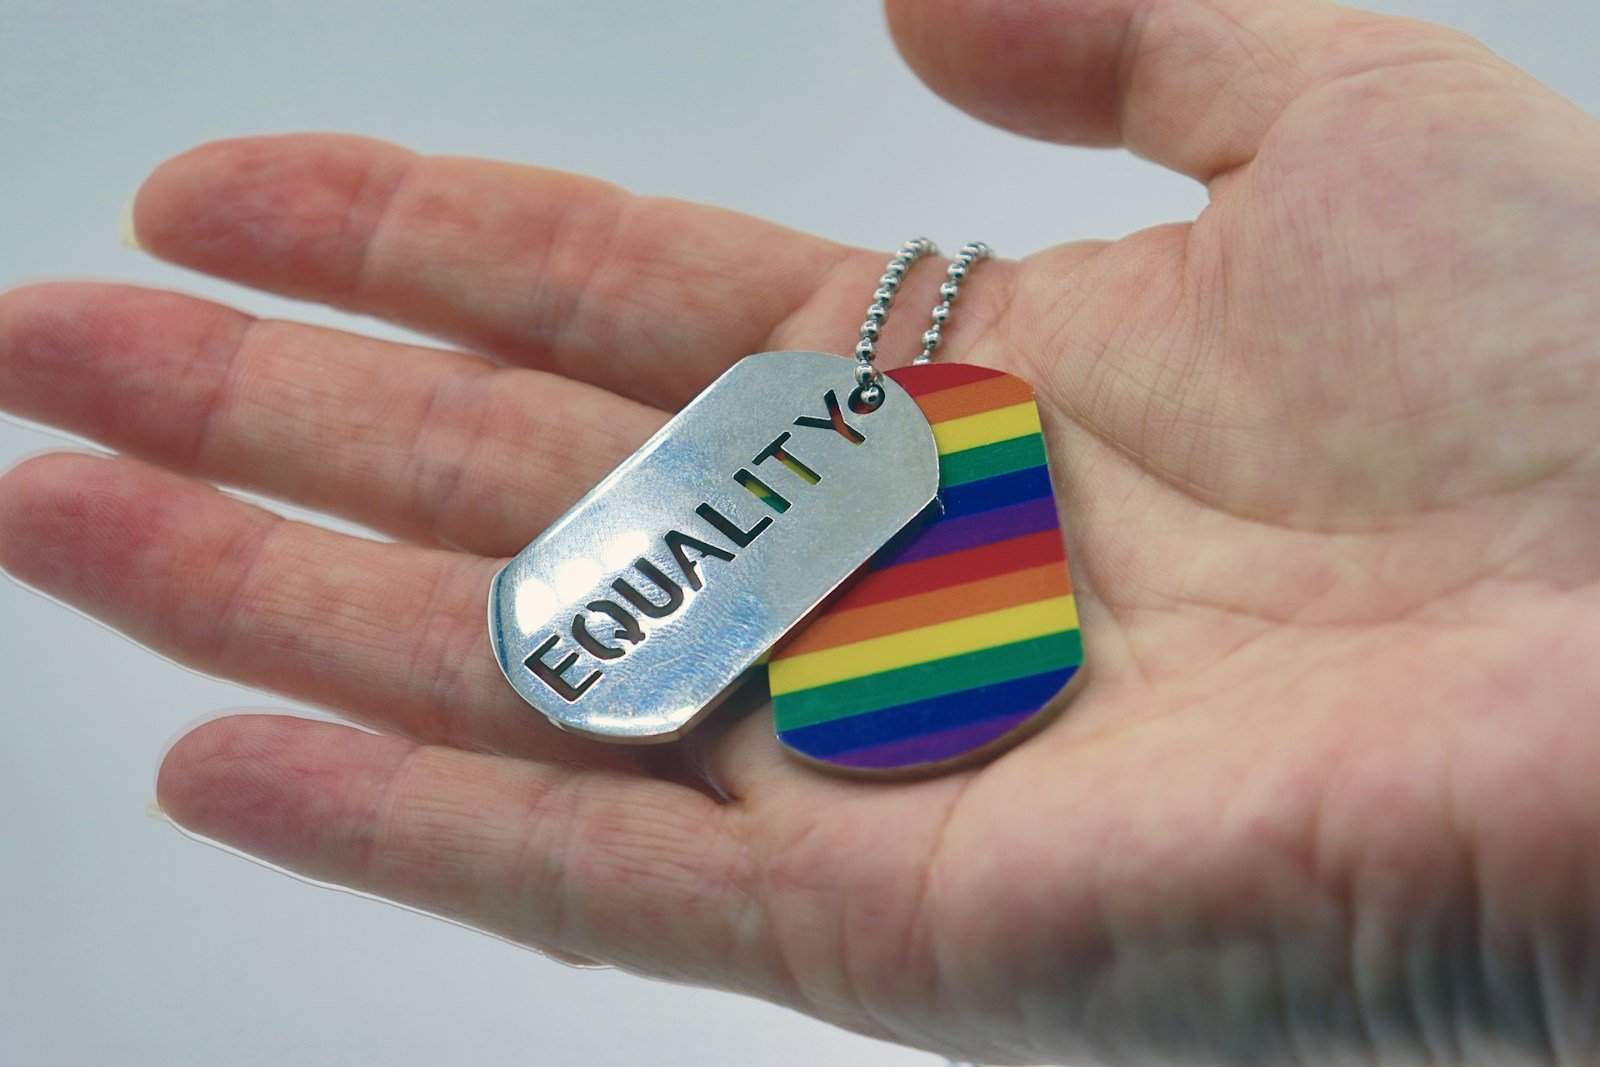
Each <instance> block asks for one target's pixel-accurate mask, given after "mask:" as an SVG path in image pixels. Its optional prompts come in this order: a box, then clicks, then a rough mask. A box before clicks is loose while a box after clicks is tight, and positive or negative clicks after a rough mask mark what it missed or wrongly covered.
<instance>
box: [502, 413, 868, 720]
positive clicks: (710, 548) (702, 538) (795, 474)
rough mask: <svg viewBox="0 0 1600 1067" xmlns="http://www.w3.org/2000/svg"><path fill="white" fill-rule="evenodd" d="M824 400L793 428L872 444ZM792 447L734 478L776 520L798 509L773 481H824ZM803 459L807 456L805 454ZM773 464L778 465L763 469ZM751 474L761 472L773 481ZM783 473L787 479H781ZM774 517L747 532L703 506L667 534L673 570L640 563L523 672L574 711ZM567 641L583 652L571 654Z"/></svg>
mask: <svg viewBox="0 0 1600 1067" xmlns="http://www.w3.org/2000/svg"><path fill="white" fill-rule="evenodd" d="M822 399H823V404H824V407H825V414H824V415H821V416H816V415H801V416H799V417H798V418H796V419H795V420H794V423H793V425H794V426H797V427H802V428H809V429H817V430H831V431H833V432H834V433H837V434H838V435H839V436H840V437H843V438H844V439H845V440H846V441H848V442H849V443H850V444H852V445H859V444H862V443H863V442H864V441H865V440H866V437H865V436H864V435H863V434H862V433H861V432H860V431H859V430H858V429H857V428H856V427H854V426H852V425H851V424H850V423H849V422H847V421H846V419H845V413H844V410H843V407H842V405H841V404H840V403H839V398H838V394H837V393H836V392H835V391H834V390H832V389H830V390H828V391H827V392H826V393H825V394H824V396H823V398H822ZM802 438H803V435H802ZM792 439H793V434H792V433H791V431H788V430H785V431H783V432H781V433H779V434H778V435H777V436H776V437H774V438H773V439H772V440H771V441H770V442H769V443H768V444H767V445H766V447H764V448H763V449H761V450H760V451H759V452H757V453H756V454H755V455H754V456H752V457H751V460H750V464H749V466H748V467H741V468H739V469H738V470H736V471H734V472H733V474H732V478H733V481H734V482H736V483H737V484H739V485H740V486H742V487H744V489H746V490H747V491H748V492H749V493H750V494H751V496H752V497H753V498H754V499H755V500H757V501H760V503H761V504H762V505H764V506H765V507H766V508H767V509H768V510H770V511H771V512H773V513H774V514H775V515H782V514H783V513H784V512H786V511H788V510H789V507H790V501H789V499H788V497H786V496H784V495H783V493H780V492H779V491H778V490H776V489H774V488H773V487H772V484H771V482H772V481H773V480H778V481H780V483H781V482H783V481H784V480H785V479H786V480H787V482H788V485H787V487H786V491H787V492H789V493H790V494H793V493H794V492H796V491H797V488H796V487H798V491H802V492H803V491H804V487H805V486H807V485H816V484H817V483H819V482H820V481H821V480H822V477H823V476H822V475H821V474H820V473H818V472H817V471H816V470H815V469H814V468H813V467H811V466H810V465H808V464H807V463H806V462H805V460H804V459H803V458H801V456H800V455H796V454H795V451H792V450H791V441H792ZM800 451H801V452H802V453H803V452H804V449H803V447H802V448H801V449H800ZM768 461H771V465H769V466H765V467H763V466H762V465H763V464H766V463H768ZM750 468H760V469H761V474H762V475H765V477H762V476H761V475H758V474H756V473H755V472H754V471H753V470H751V469H750ZM778 468H782V469H783V471H785V472H786V474H784V475H779V474H778ZM774 514H768V515H763V516H762V517H761V518H759V519H757V520H756V521H755V522H754V523H752V524H750V525H749V526H745V525H742V524H741V523H740V522H738V521H735V519H733V518H731V517H729V516H727V515H724V514H723V513H722V512H721V511H719V510H717V509H716V508H715V507H713V506H712V505H711V504H710V502H708V501H701V502H700V503H699V504H698V505H697V506H696V507H695V509H694V512H693V516H692V519H690V520H688V521H686V522H685V525H686V526H688V527H689V529H688V530H680V529H671V530H667V531H666V532H665V533H664V534H662V535H661V537H660V539H659V547H660V549H661V550H662V551H661V552H660V553H659V557H660V558H661V560H662V561H663V562H665V561H667V560H670V561H671V563H670V564H668V568H669V569H663V567H662V566H661V565H658V564H657V563H656V562H655V561H653V560H651V559H650V558H649V557H648V556H640V557H639V558H638V559H636V560H635V561H634V562H633V565H632V567H631V570H630V573H629V574H628V575H627V576H624V577H619V578H616V579H614V580H613V581H612V582H611V583H610V585H609V586H607V587H604V589H603V591H602V592H601V593H599V594H598V595H596V596H595V597H594V598H593V599H591V600H589V601H588V602H587V603H585V604H584V605H583V606H582V607H580V608H578V609H577V610H576V611H575V612H573V613H572V615H571V617H570V620H569V621H568V623H567V624H566V625H565V626H563V627H560V628H558V629H557V630H556V631H555V632H553V633H549V634H547V635H546V636H545V638H544V639H543V640H542V641H540V642H539V643H538V644H537V645H536V646H535V647H534V649H533V651H532V652H531V653H529V654H528V656H527V657H526V659H524V660H523V665H524V666H525V667H527V669H528V670H529V671H530V672H532V674H533V676H534V677H536V678H537V679H539V681H540V682H541V683H543V684H544V686H546V687H547V688H548V689H550V691H551V692H553V693H555V694H556V695H557V696H559V697H560V698H561V699H562V700H564V701H566V702H567V703H569V704H571V703H575V702H576V701H577V700H578V699H579V698H581V697H582V696H583V694H584V693H586V692H588V691H589V689H591V688H592V687H593V686H594V685H596V684H597V683H599V682H600V681H601V680H602V679H603V678H604V676H605V664H607V663H610V662H613V661H615V660H619V659H621V658H622V657H623V656H626V655H627V654H628V652H629V650H630V649H631V648H632V647H633V646H635V645H638V644H641V643H642V642H644V641H645V640H646V638H647V637H648V631H647V630H646V628H645V624H644V623H642V622H641V617H642V618H643V619H650V620H665V619H669V618H671V617H672V616H674V615H676V614H677V613H678V612H679V611H680V610H682V608H683V607H684V605H685V603H686V598H687V597H688V595H689V594H693V593H696V592H698V591H699V590H701V589H702V588H703V587H705V586H706V585H707V583H708V580H709V575H708V574H706V573H703V572H704V571H706V570H709V569H710V568H705V567H704V564H706V563H707V562H708V561H714V562H715V563H716V564H719V565H721V564H733V563H735V562H736V560H737V558H738V556H739V554H740V553H742V552H744V551H745V550H747V549H752V546H753V545H754V544H755V542H756V540H757V539H758V538H759V537H760V536H761V534H762V533H763V532H764V531H765V530H766V529H767V528H768V527H769V526H771V525H772V522H773V519H774ZM691 531H692V532H691ZM669 570H670V572H669ZM567 639H570V640H571V641H572V642H573V644H575V645H576V646H577V647H576V648H568V647H567V646H566V644H565V641H566V640H567ZM586 657H587V658H586ZM580 660H584V661H585V662H584V664H583V668H580V669H579V670H577V671H576V672H575V671H574V668H575V667H578V665H579V661H580Z"/></svg>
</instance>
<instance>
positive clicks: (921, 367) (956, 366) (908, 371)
mask: <svg viewBox="0 0 1600 1067" xmlns="http://www.w3.org/2000/svg"><path fill="white" fill-rule="evenodd" d="M1004 373H1005V372H1004V371H997V370H990V369H989V368H988V367H974V366H973V365H972V364H970V363H921V364H913V365H912V366H909V367H899V368H897V369H895V370H892V371H890V372H889V377H891V378H893V379H894V380H895V381H896V382H898V383H899V385H900V387H901V388H902V389H904V390H905V391H906V392H908V393H910V394H911V395H912V396H923V395H925V394H927V393H936V392H938V391H939V390H940V389H954V388H955V387H956V386H958V385H971V384H972V383H973V382H981V381H983V380H984V379H985V378H997V377H999V376H1000V375H1001V374H1004Z"/></svg>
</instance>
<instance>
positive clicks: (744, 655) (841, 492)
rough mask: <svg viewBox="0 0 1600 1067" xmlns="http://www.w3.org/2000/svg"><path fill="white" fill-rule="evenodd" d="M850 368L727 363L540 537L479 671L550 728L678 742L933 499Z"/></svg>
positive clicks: (915, 413) (888, 396) (934, 467)
mask: <svg viewBox="0 0 1600 1067" xmlns="http://www.w3.org/2000/svg"><path fill="white" fill-rule="evenodd" d="M853 386H854V377H853V374H852V361H851V360H850V359H848V358H846V357H841V356H832V355H827V354H826V353H822V352H765V353H761V354H760V355H754V356H748V357H746V358H745V359H743V360H740V361H739V362H738V363H737V364H735V365H734V366H733V367H732V368H730V369H729V370H728V371H727V373H725V374H723V375H722V376H721V377H720V378H718V379H717V380H716V381H715V382H713V383H712V384H711V385H710V387H708V388H707V389H706V391H705V392H703V393H701V394H700V395H699V396H698V397H696V398H695V399H694V401H692V402H691V403H690V404H689V405H688V406H687V407H685V408H684V409H683V410H682V411H681V412H680V413H679V414H678V415H677V416H676V417H675V418H674V419H673V420H672V421H671V422H669V423H667V425H666V426H664V427H662V429H661V430H660V432H658V433H657V434H656V435H655V436H654V437H652V438H651V439H650V440H649V441H647V442H646V443H645V444H644V446H643V447H642V448H640V449H639V451H638V452H635V453H634V454H633V455H632V456H631V457H629V458H628V459H627V460H626V461H624V462H623V464H622V465H621V466H620V467H618V468H617V469H616V470H615V471H613V472H612V473H611V474H610V475H608V476H607V477H606V479H605V480H604V481H602V482H601V483H600V484H599V485H597V486H596V487H595V488H594V489H593V490H592V491H591V492H590V493H589V494H588V495H587V496H585V497H584V498H583V499H582V500H580V501H579V502H578V503H577V504H576V505H575V506H574V507H573V508H572V510H571V511H569V512H567V514H566V515H564V516H562V517H561V518H560V519H559V520H557V521H556V522H555V524H553V525H552V526H551V527H550V528H549V529H548V530H546V531H545V532H544V533H543V534H541V535H540V536H539V537H538V538H537V539H536V540H534V541H533V543H532V544H530V545H529V546H528V547H527V548H525V549H523V551H522V552H521V553H520V554H519V555H518V556H517V557H516V558H515V559H513V560H512V561H511V562H510V563H508V564H507V565H506V566H505V568H504V569H502V570H501V571H500V573H499V574H497V575H496V576H495V579H494V581H493V582H492V584H491V586H490V590H489V634H490V639H491V643H492V645H493V648H494V653H495V658H496V659H497V661H498V662H499V664H500V669H501V670H502V671H503V672H504V673H505V676H506V678H507V680H509V681H510V682H511V684H512V686H513V687H514V688H515V689H516V690H517V692H518V693H520V694H521V695H522V697H523V699H525V700H527V701H528V703H530V704H532V705H533V706H534V707H535V708H538V709H539V710H540V711H541V712H543V713H544V714H545V716H546V717H548V718H549V719H550V720H551V721H552V722H554V723H555V724H556V725H557V726H560V727H562V728H564V729H567V730H571V731H574V732H577V733H582V734H587V735H590V736H593V737H597V738H601V739H605V740H611V741H634V742H650V741H667V740H672V739H674V738H677V737H679V736H681V735H682V734H683V733H684V731H686V730H687V729H688V728H689V727H691V726H692V725H693V724H694V723H695V721H696V720H698V719H699V718H700V717H701V716H702V715H704V714H705V713H706V712H707V711H709V710H710V709H711V708H713V707H714V706H715V705H716V703H717V702H718V701H719V700H720V699H721V698H722V697H723V696H724V695H725V694H726V693H727V691H728V690H729V689H730V687H732V686H733V684H734V683H735V682H736V681H737V680H738V679H739V677H740V676H741V675H742V674H743V673H744V672H745V671H746V670H748V669H749V668H750V667H751V666H753V665H754V664H755V663H756V662H757V661H758V660H759V659H760V658H761V656H762V655H763V654H764V653H765V652H766V651H767V649H768V648H770V647H771V646H772V645H773V644H774V643H776V642H777V640H778V639H779V638H780V637H782V636H783V635H784V634H785V633H787V632H788V631H789V630H790V629H791V628H793V627H794V626H795V625H796V624H797V623H799V622H800V621H801V620H802V619H803V618H805V617H806V615H807V614H809V613H810V612H811V611H812V609H813V608H815V607H816V606H817V605H818V604H819V603H820V602H821V601H822V600H823V599H824V598H826V597H827V596H828V594H829V593H831V592H833V590H834V589H835V588H836V587H837V586H838V585H839V584H840V583H841V582H843V581H844V580H845V579H846V578H847V577H849V576H850V574H851V573H852V572H854V571H855V570H856V569H857V568H858V567H860V565H861V564H862V563H864V562H865V561H866V560H867V559H868V557H870V556H871V555H872V554H873V552H875V551H876V550H877V549H878V548H879V547H880V546H882V545H883V543H884V542H885V541H887V540H888V539H889V538H890V537H892V536H893V535H894V534H895V533H896V532H898V531H899V530H900V529H901V528H902V527H904V526H906V524H907V523H909V522H911V521H912V520H913V519H915V518H917V517H918V516H919V515H920V514H921V513H922V512H923V510H924V509H925V508H927V507H928V505H929V504H931V503H932V501H933V499H934V494H935V492H936V491H937V488H938V480H939V466H938V452H937V449H936V447H935V445H934V440H933V431H932V429H931V428H930V427H929V425H928V420H927V419H926V418H925V417H924V416H923V414H922V412H921V410H920V409H919V408H918V406H917V404H916V402H915V401H913V400H912V399H911V397H910V396H909V395H907V393H906V392H905V390H904V389H902V388H901V387H900V386H898V385H896V384H895V383H893V382H892V381H889V380H885V381H883V383H882V387H883V389H884V394H885V395H884V399H883V402H882V403H881V404H880V405H879V406H878V407H877V408H876V409H874V410H872V411H868V412H859V411H856V410H853V409H852V408H851V406H850V402H849V397H850V394H851V391H852V389H853Z"/></svg>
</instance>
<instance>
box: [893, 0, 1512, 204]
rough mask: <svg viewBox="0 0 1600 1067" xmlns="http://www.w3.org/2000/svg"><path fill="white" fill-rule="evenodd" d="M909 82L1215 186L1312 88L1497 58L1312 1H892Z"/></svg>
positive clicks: (984, 115) (1460, 42) (1010, 125)
mask: <svg viewBox="0 0 1600 1067" xmlns="http://www.w3.org/2000/svg"><path fill="white" fill-rule="evenodd" d="M887 12H888V16H889V24H890V27H891V29H892V31H893V33H894V37H895V41H896V43H897V44H898V45H899V47H900V50H901V53H902V54H903V55H904V56H905V58H906V61H907V62H908V63H909V64H910V65H911V67H912V69H913V70H915V71H916V72H917V74H918V75H920V76H921V77H922V79H923V80H924V81H926V82H927V83H928V85H929V86H930V87H931V88H932V89H933V90H934V91H935V92H937V93H939V94H940V95H942V96H944V97H945V98H946V99H948V100H950V102H951V103H953V104H955V105H957V106H958V107H961V108H962V109H964V110H966V111H968V112H970V113H972V114H973V115H975V116H977V117H978V118H981V119H983V120H985V121H987V122H991V123H994V124H995V125H998V126H1002V127H1005V128H1006V129H1010V130H1014V131H1016V132H1019V133H1023V134H1026V135H1028V136H1031V137H1039V138H1043V139H1047V140H1054V141H1062V142H1067V143H1072V144H1089V145H1114V144H1121V145H1126V146H1127V147H1129V148H1131V149H1133V150H1134V151H1135V152H1138V153H1139V154H1141V155H1144V156H1147V157H1149V158H1150V159H1153V160H1156V161H1157V162H1159V163H1162V164H1164V165H1165V166H1168V167H1171V168H1173V169H1175V170H1179V171H1182V172H1183V173H1185V174H1189V175H1192V176H1194V177H1196V178H1199V179H1201V180H1202V181H1210V180H1211V179H1213V178H1214V177H1216V176H1218V175H1219V174H1222V173H1223V172H1225V171H1228V170H1231V169H1233V168H1235V167H1238V166H1240V165H1242V164H1244V163H1247V162H1249V161H1250V159H1251V158H1253V157H1254V155H1255V153H1256V150H1257V148H1258V147H1259V146H1260V144H1261V142H1262V139H1263V138H1264V137H1265V135H1266V133H1267V131H1268V129H1270V128H1271V126H1272V124H1273V123H1274V122H1275V121H1276V120H1277V118H1278V116H1279V115H1280V114H1281V113H1282V112H1283V111H1284V109H1285V108H1286V107H1288V105H1289V104H1290V103H1291V102H1292V101H1293V100H1295V99H1296V98H1298V97H1300V96H1303V95H1305V94H1306V93H1308V92H1309V91H1310V90H1311V89H1313V88H1314V87H1316V86H1318V85H1320V84H1325V83H1328V82H1332V81H1335V80H1338V79H1341V78H1346V77H1352V76H1357V75H1360V74H1361V73H1363V72H1365V71H1370V70H1374V69H1380V68H1382V67H1384V66H1388V65H1399V64H1402V63H1406V62H1420V61H1426V60H1429V59H1438V58H1462V57H1470V58H1472V59H1473V60H1474V61H1476V62H1477V63H1479V64H1482V63H1483V62H1484V61H1485V60H1492V56H1491V54H1490V53H1489V52H1488V51H1487V50H1486V49H1484V48H1483V47H1482V46H1481V45H1479V44H1477V43H1476V42H1474V41H1472V40H1471V39H1469V38H1467V37H1465V36H1463V35H1461V34H1458V33H1455V32H1453V31H1450V30H1446V29H1444V28H1442V27H1439V26H1433V25H1429V24H1426V23H1420V22H1412V21H1409V20H1403V19H1397V18H1392V17H1388V16H1383V15H1375V14H1371V13H1368V12H1361V11H1354V10H1352V9H1349V8H1345V7H1340V6H1338V5H1335V4H1327V3H1322V2H1320V0H1215V2H1212V0H1207V2H1202V0H1042V2H1041V0H1025V2H1024V0H999V2H996V3H986V4H971V3H965V2H963V0H888V2H887Z"/></svg>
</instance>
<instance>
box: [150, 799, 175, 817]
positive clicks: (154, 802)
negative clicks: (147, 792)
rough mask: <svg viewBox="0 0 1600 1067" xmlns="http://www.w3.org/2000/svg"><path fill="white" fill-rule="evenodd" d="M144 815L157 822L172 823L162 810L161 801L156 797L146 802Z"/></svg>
mask: <svg viewBox="0 0 1600 1067" xmlns="http://www.w3.org/2000/svg"><path fill="white" fill-rule="evenodd" d="M144 813H145V814H146V815H148V816H150V818H152V819H154V820H155V821H156V822H164V823H170V822H171V821H172V820H171V819H170V818H168V817H167V813H166V812H164V811H162V810H161V801H160V800H158V799H156V798H155V797H151V798H150V799H149V800H147V801H145V804H144Z"/></svg>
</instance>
